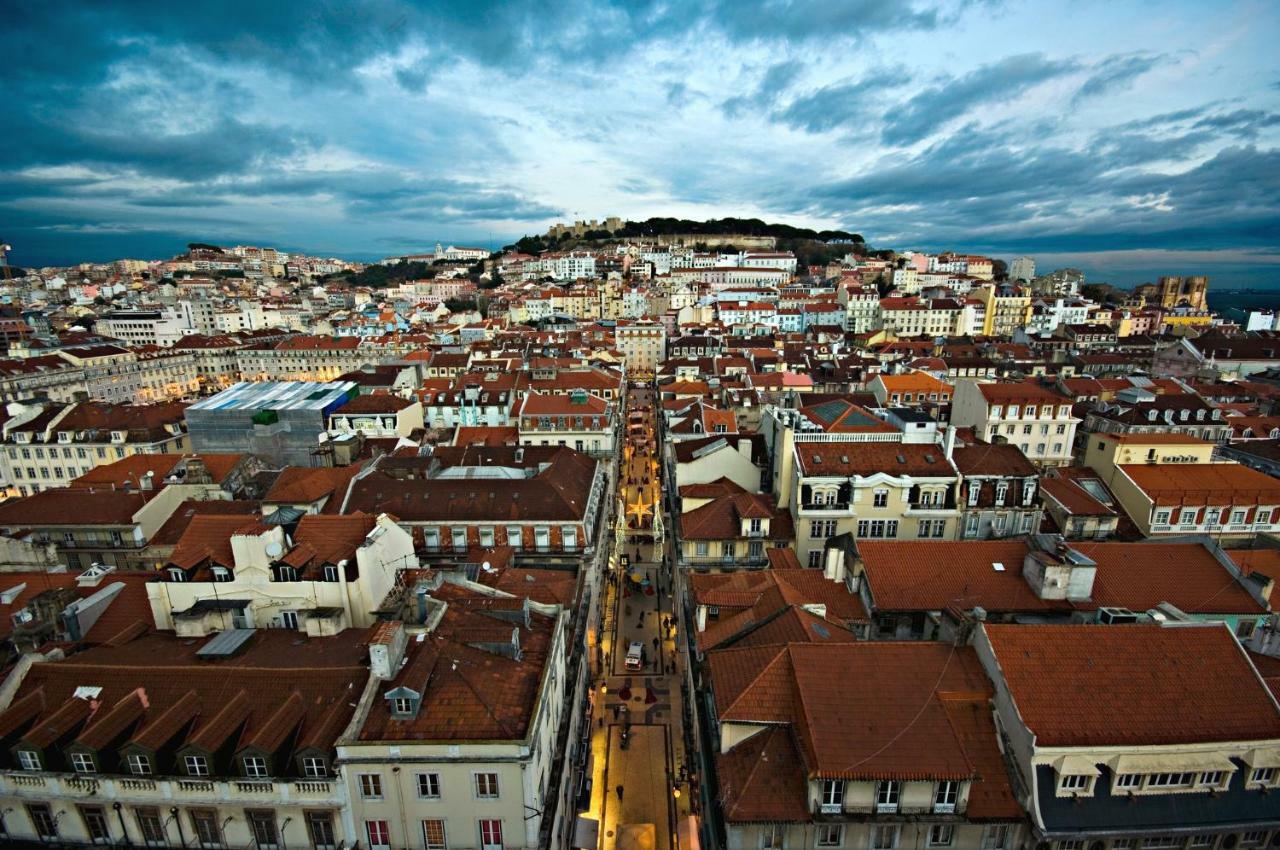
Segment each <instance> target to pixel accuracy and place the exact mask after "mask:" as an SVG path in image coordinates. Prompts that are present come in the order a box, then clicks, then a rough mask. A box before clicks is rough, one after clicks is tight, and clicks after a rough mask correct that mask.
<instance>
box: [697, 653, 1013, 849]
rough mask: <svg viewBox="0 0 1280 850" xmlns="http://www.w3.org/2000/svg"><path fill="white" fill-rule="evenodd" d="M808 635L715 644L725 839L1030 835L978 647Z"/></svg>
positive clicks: (717, 768) (983, 843)
mask: <svg viewBox="0 0 1280 850" xmlns="http://www.w3.org/2000/svg"><path fill="white" fill-rule="evenodd" d="M811 641H812V642H807V643H789V644H788V643H768V642H761V643H763V645H760V644H759V643H756V644H753V645H747V646H744V647H733V648H729V649H720V650H714V651H712V652H710V653H708V654H707V659H706V668H707V669H706V673H705V679H706V684H707V689H706V695H705V700H706V708H705V710H706V711H707V713H708V715H709V720H710V725H711V729H712V740H711V741H710V742H708V746H709V747H710V748H712V749H713V750H714V753H715V755H714V773H715V776H714V781H715V785H716V787H717V789H718V792H719V797H720V802H721V812H722V816H723V824H722V829H723V835H718V836H717V837H716V838H717V845H718V846H723V847H727V848H730V850H752V848H760V847H766V848H775V847H776V848H783V847H813V846H816V847H849V848H867V849H868V850H893V848H909V847H925V846H929V847H952V846H955V847H973V848H978V847H981V848H986V850H1013V848H1015V847H1019V846H1021V845H1022V843H1023V841H1024V839H1025V835H1024V833H1023V829H1024V827H1023V826H1022V824H1023V812H1022V809H1021V807H1020V806H1019V804H1018V800H1017V798H1016V796H1015V792H1014V789H1013V788H1012V787H1011V786H1010V783H1009V779H1008V776H1007V774H1006V773H1005V770H1004V767H1003V765H1002V763H1001V756H1000V749H999V748H998V746H997V731H996V728H995V726H994V724H993V721H992V716H991V712H990V709H989V707H988V705H989V701H990V699H991V696H992V688H991V684H990V682H989V681H988V680H987V678H986V676H985V675H984V674H983V671H982V667H981V665H980V663H979V660H978V656H977V654H976V653H975V652H974V651H973V650H972V649H969V648H967V647H950V646H945V645H941V644H928V643H916V644H904V643H900V644H888V643H877V642H869V641H859V642H853V643H849V642H839V641H818V640H816V639H811ZM766 766H767V767H766Z"/></svg>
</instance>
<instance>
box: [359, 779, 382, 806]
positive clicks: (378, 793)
mask: <svg viewBox="0 0 1280 850" xmlns="http://www.w3.org/2000/svg"><path fill="white" fill-rule="evenodd" d="M360 799H362V800H381V799H382V774H381V773H362V774H360Z"/></svg>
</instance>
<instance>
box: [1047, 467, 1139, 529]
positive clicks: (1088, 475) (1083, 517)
mask: <svg viewBox="0 0 1280 850" xmlns="http://www.w3.org/2000/svg"><path fill="white" fill-rule="evenodd" d="M1040 500H1041V502H1042V503H1043V505H1044V513H1045V516H1046V517H1048V518H1049V519H1050V520H1051V521H1052V522H1053V527H1054V529H1055V530H1056V531H1057V532H1058V533H1059V534H1061V535H1062V536H1063V537H1064V538H1066V539H1067V540H1105V539H1107V538H1108V537H1111V536H1112V535H1113V534H1115V533H1116V529H1117V528H1119V526H1120V514H1119V512H1118V511H1117V510H1116V508H1117V507H1118V506H1117V504H1116V500H1115V497H1114V496H1113V495H1111V491H1110V490H1108V489H1107V486H1106V484H1104V483H1103V482H1102V479H1101V478H1099V477H1097V475H1096V474H1095V473H1094V472H1093V470H1091V469H1083V470H1070V468H1068V467H1061V468H1056V469H1052V470H1049V473H1048V474H1047V475H1045V477H1043V478H1041V479H1040Z"/></svg>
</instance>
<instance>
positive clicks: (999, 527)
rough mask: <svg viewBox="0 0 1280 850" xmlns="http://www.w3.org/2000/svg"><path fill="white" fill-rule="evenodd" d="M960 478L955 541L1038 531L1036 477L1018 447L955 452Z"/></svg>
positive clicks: (971, 448)
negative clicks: (957, 538) (957, 533)
mask: <svg viewBox="0 0 1280 850" xmlns="http://www.w3.org/2000/svg"><path fill="white" fill-rule="evenodd" d="M951 460H952V462H953V463H955V465H956V470H957V471H959V473H960V500H959V504H960V524H959V529H958V531H959V537H960V538H961V539H963V540H986V539H989V538H993V537H995V538H999V537H1005V536H1006V535H1013V534H1027V533H1030V532H1033V531H1037V530H1039V528H1040V519H1041V507H1040V493H1039V489H1040V488H1039V473H1038V472H1037V470H1036V467H1035V464H1033V463H1032V462H1031V461H1030V460H1028V459H1027V456H1026V455H1024V454H1023V453H1022V451H1021V450H1019V449H1018V448H1017V447H1016V446H1011V445H1008V444H1005V445H995V446H990V445H971V446H960V447H957V448H956V449H955V450H954V451H953V452H952V453H951Z"/></svg>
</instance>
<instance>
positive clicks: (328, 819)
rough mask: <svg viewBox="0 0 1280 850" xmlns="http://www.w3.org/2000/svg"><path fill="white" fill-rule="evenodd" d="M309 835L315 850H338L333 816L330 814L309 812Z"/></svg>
mask: <svg viewBox="0 0 1280 850" xmlns="http://www.w3.org/2000/svg"><path fill="white" fill-rule="evenodd" d="M307 833H308V834H309V835H310V836H311V846H312V847H314V848H315V850H336V848H337V846H338V842H337V838H336V836H335V835H334V833H333V815H331V814H330V813H329V812H307Z"/></svg>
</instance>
